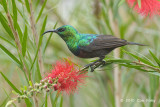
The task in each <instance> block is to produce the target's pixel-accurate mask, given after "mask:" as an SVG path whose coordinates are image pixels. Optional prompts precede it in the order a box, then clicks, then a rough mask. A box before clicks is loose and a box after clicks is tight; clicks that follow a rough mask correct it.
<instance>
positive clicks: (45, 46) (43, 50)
mask: <svg viewBox="0 0 160 107" xmlns="http://www.w3.org/2000/svg"><path fill="white" fill-rule="evenodd" d="M57 24H58V21H57V22H56V24H55V25H54V27H53V29H55V28H56V26H57ZM52 34H53V32H52V33H51V34H50V35H49V38H48V40H47V42H46V44H45V47H44V50H43V53H45V51H46V48H47V46H48V43H49V41H50V39H51V37H52Z"/></svg>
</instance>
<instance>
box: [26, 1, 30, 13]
mask: <svg viewBox="0 0 160 107" xmlns="http://www.w3.org/2000/svg"><path fill="white" fill-rule="evenodd" d="M25 4H26V8H27V11H28V12H29V13H31V11H30V6H29V2H28V0H25Z"/></svg>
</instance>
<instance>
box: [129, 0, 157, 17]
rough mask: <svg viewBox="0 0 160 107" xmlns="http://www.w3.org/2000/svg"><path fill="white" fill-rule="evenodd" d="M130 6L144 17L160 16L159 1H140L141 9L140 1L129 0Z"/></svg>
mask: <svg viewBox="0 0 160 107" xmlns="http://www.w3.org/2000/svg"><path fill="white" fill-rule="evenodd" d="M127 2H128V4H129V5H130V6H131V7H133V6H134V10H136V11H137V12H138V13H140V14H141V15H143V16H147V15H149V16H150V17H152V16H153V15H160V1H158V0H140V2H141V7H139V5H138V0H127Z"/></svg>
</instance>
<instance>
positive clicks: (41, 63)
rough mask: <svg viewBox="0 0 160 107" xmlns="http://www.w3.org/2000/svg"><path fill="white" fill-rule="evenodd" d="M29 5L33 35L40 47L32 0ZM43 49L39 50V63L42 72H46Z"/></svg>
mask: <svg viewBox="0 0 160 107" xmlns="http://www.w3.org/2000/svg"><path fill="white" fill-rule="evenodd" d="M29 5H30V11H31V12H30V23H31V29H32V33H33V35H34V36H35V40H36V46H37V47H38V41H39V37H38V34H37V31H36V24H35V21H34V12H33V9H32V2H31V0H29ZM41 50H42V49H41V47H40V48H39V51H38V64H39V67H40V72H41V74H44V66H43V60H42V53H41Z"/></svg>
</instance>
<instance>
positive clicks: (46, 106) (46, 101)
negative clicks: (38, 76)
mask: <svg viewBox="0 0 160 107" xmlns="http://www.w3.org/2000/svg"><path fill="white" fill-rule="evenodd" d="M47 100H48V96H47V93H46V98H45V107H48V106H47Z"/></svg>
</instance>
